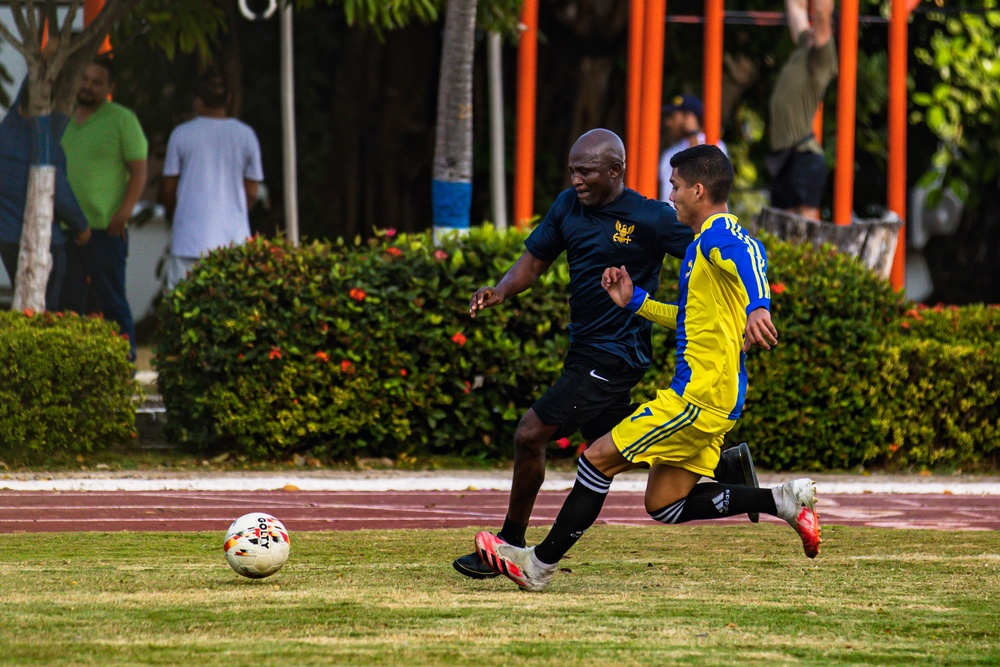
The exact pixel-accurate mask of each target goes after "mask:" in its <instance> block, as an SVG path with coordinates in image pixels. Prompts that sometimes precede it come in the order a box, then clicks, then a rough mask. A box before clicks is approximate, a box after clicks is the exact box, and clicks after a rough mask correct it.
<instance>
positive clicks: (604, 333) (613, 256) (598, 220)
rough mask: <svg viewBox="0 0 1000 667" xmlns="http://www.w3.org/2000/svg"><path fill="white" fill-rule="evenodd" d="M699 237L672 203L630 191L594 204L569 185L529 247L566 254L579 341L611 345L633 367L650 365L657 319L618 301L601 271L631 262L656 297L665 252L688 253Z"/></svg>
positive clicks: (573, 334)
mask: <svg viewBox="0 0 1000 667" xmlns="http://www.w3.org/2000/svg"><path fill="white" fill-rule="evenodd" d="M692 240H694V232H693V231H692V230H691V228H689V227H687V226H685V225H682V224H681V223H679V222H678V221H677V213H676V211H674V209H673V208H671V207H670V205H669V204H667V203H665V202H661V201H657V200H655V199H646V198H645V197H643V196H642V195H640V194H639V193H638V192H636V191H634V190H630V189H628V188H626V189H625V192H624V193H623V194H622V196H620V197H619V198H618V199H616V200H615V201H613V202H611V203H609V204H605V205H604V206H599V207H588V206H583V205H582V204H580V202H579V201H577V198H576V191H575V190H573V189H572V188H570V189H569V190H565V191H563V192H561V193H560V194H559V196H558V197H557V198H556V201H555V203H553V204H552V208H550V209H549V212H548V214H547V215H546V216H545V219H544V220H542V222H541V224H539V225H538V227H536V228H535V230H534V231H532V232H531V235H530V236H528V238H527V239H526V240H525V242H524V245H525V247H527V249H528V252H530V253H531V254H532V255H534V256H535V257H537V258H538V259H540V260H543V261H552V260H555V259H556V258H557V257H559V255H560V254H561V253H562V252H563V251H566V259H567V261H568V262H569V291H570V299H569V310H570V325H569V337H570V342H571V343H572V344H574V345H589V346H592V347H596V348H598V349H600V350H605V351H607V352H610V353H612V354H614V355H617V356H619V357H621V358H622V359H625V360H626V361H627V362H628V363H629V364H630V365H631V366H632V367H633V368H649V362H650V358H651V355H652V347H653V346H652V343H651V342H650V333H649V332H650V329H651V326H650V322H649V321H648V320H645V319H643V318H641V317H636V316H635V315H634V314H633V313H631V312H629V311H628V310H626V309H625V308H619V307H618V306H617V305H615V302H614V301H612V300H611V297H610V296H608V293H607V292H605V291H604V288H603V287H601V276H602V275H603V274H604V269H606V268H608V267H609V266H622V265H624V266H625V268H626V269H628V272H629V275H630V276H632V281H633V282H634V284H636V285H639V286H640V287H642V288H643V289H644V290H646V291H647V292H649V293H650V294H652V293H653V292H655V291H656V288H657V287H658V286H659V283H660V267H661V265H662V264H663V257H664V255H665V254H667V253H669V254H671V255H673V256H674V257H677V258H682V257H684V251H685V250H686V249H687V247H688V245H689V244H690V243H691V241H692Z"/></svg>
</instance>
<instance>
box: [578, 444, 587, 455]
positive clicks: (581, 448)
mask: <svg viewBox="0 0 1000 667" xmlns="http://www.w3.org/2000/svg"><path fill="white" fill-rule="evenodd" d="M585 451H587V443H585V442H581V443H580V444H579V445H577V446H576V458H580V457H581V456H583V453H584V452H585Z"/></svg>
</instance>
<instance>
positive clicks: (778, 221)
mask: <svg viewBox="0 0 1000 667" xmlns="http://www.w3.org/2000/svg"><path fill="white" fill-rule="evenodd" d="M902 225H903V223H902V222H901V221H900V220H857V221H855V222H854V223H852V224H850V225H834V224H830V223H829V222H818V221H816V220H810V219H808V218H803V217H802V216H799V215H795V214H794V213H789V212H788V211H784V210H781V209H776V208H769V207H764V209H763V210H762V211H761V212H760V215H758V216H757V219H756V220H749V221H748V222H747V224H746V225H745V226H746V228H747V229H749V230H750V231H751V232H757V231H758V230H761V229H762V230H764V231H766V232H768V233H771V234H774V235H775V236H777V237H778V238H780V239H782V240H783V241H788V242H789V243H796V244H803V243H811V244H812V245H814V246H816V247H819V246H821V245H823V244H824V243H829V244H831V245H833V246H835V247H836V248H837V250H838V251H839V252H841V253H844V254H845V255H850V256H851V257H855V258H857V259H858V261H860V262H861V263H862V264H864V265H865V266H867V267H868V268H869V269H871V270H872V271H873V272H874V273H875V275H877V276H879V277H880V278H882V279H883V280H888V279H889V274H890V273H891V272H892V261H893V258H894V257H895V254H896V240H897V239H898V238H899V228H900V227H901V226H902Z"/></svg>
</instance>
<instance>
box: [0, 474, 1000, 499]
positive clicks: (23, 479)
mask: <svg viewBox="0 0 1000 667" xmlns="http://www.w3.org/2000/svg"><path fill="white" fill-rule="evenodd" d="M805 476H810V477H812V478H813V479H815V480H816V488H817V491H818V492H819V493H820V494H821V495H822V494H908V495H911V494H927V495H937V494H949V495H975V496H980V495H989V496H995V495H1000V477H990V476H976V477H968V478H966V477H961V476H950V477H917V476H903V475H896V476H870V477H866V476H861V475H853V476H852V475H804V474H802V473H787V474H784V473H782V474H776V473H762V474H761V475H760V483H761V486H765V487H766V486H773V485H776V484H779V483H781V482H784V481H787V480H790V479H794V478H796V477H805ZM574 479H575V474H573V473H569V472H554V471H549V473H548V474H547V477H546V481H545V484H544V485H543V487H542V489H543V490H544V491H568V490H569V489H570V488H572V486H573V481H574ZM645 487H646V476H645V474H644V473H626V474H623V475H619V476H618V478H616V479H615V481H614V483H613V485H612V489H613V490H615V491H643V490H644V489H645ZM0 490H9V491H55V492H88V491H103V492H107V491H154V492H155V491H216V492H218V491H273V490H288V491H295V490H298V491H340V492H390V491H445V492H461V491H509V490H510V472H509V471H497V472H467V471H448V472H405V471H355V472H341V471H317V472H314V473H313V472H300V471H289V472H288V473H282V472H270V473H200V472H198V473H189V474H176V473H163V474H160V473H148V474H142V473H134V472H133V473H110V472H94V473H64V474H58V475H56V474H53V475H45V474H26V473H25V474H7V475H3V476H2V477H0Z"/></svg>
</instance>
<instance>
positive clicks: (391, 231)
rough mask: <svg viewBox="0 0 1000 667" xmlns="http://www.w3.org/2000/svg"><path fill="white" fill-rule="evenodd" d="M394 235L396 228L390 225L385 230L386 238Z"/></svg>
mask: <svg viewBox="0 0 1000 667" xmlns="http://www.w3.org/2000/svg"><path fill="white" fill-rule="evenodd" d="M394 236H396V228H395V227H390V228H389V229H387V230H385V237H386V238H387V239H391V238H393V237H394Z"/></svg>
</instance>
